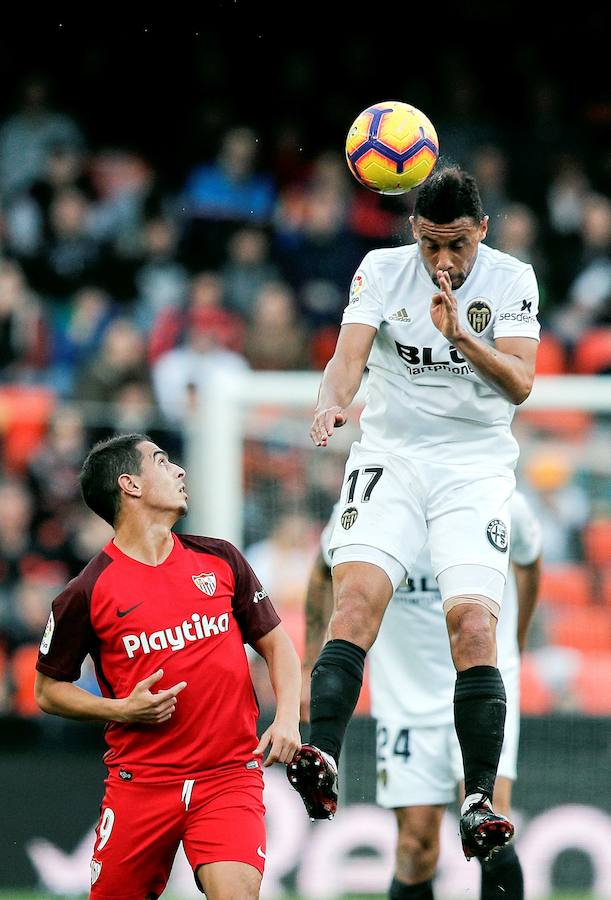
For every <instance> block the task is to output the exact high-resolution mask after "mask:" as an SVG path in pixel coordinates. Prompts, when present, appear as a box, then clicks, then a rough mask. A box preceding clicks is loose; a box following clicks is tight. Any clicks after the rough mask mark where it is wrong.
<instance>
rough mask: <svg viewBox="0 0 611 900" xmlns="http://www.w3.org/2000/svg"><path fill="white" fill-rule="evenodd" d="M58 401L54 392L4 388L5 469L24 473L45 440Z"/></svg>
mask: <svg viewBox="0 0 611 900" xmlns="http://www.w3.org/2000/svg"><path fill="white" fill-rule="evenodd" d="M55 402H56V397H55V394H54V392H53V391H52V390H50V389H49V388H43V387H33V386H25V385H4V386H2V387H0V434H1V435H2V444H3V451H2V455H3V458H4V465H5V466H6V468H7V470H8V471H9V472H22V471H23V470H24V469H25V467H26V465H27V463H28V461H29V459H30V457H31V456H32V454H33V453H34V452H35V451H36V449H37V448H38V446H39V444H40V442H41V440H42V439H43V437H44V435H45V433H46V430H47V425H48V422H49V418H50V416H51V413H52V412H53V408H54V406H55Z"/></svg>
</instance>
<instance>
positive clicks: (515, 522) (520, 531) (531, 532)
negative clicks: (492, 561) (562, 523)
mask: <svg viewBox="0 0 611 900" xmlns="http://www.w3.org/2000/svg"><path fill="white" fill-rule="evenodd" d="M542 546H543V534H542V531H541V525H540V524H539V520H538V519H537V517H536V516H535V514H534V513H533V511H532V509H531V508H530V505H529V504H528V501H527V500H526V497H525V496H524V494H521V493H520V492H519V491H516V492H515V494H514V495H513V499H512V501H511V559H512V562H514V563H516V564H517V565H518V566H529V565H531V563H534V562H535V560H536V559H538V558H539V556H540V555H541V549H542Z"/></svg>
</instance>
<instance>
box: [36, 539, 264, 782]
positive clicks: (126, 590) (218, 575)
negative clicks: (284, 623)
mask: <svg viewBox="0 0 611 900" xmlns="http://www.w3.org/2000/svg"><path fill="white" fill-rule="evenodd" d="M173 539H174V547H173V549H172V551H171V553H170V555H169V556H168V557H167V559H166V560H165V561H164V562H163V563H161V565H159V566H150V565H147V564H145V563H141V562H138V561H137V560H135V559H132V558H131V557H129V556H126V555H125V554H124V553H123V552H122V551H121V550H119V548H118V547H116V546H115V544H114V543H113V542H112V541H111V542H110V543H109V544H107V545H106V547H104V549H103V550H102V551H101V553H99V554H98V555H97V556H95V557H94V558H93V559H92V560H91V562H90V563H89V564H88V565H87V566H86V567H85V568H84V569H83V571H82V572H81V573H80V574H79V575H77V577H76V578H74V579H73V580H72V581H71V582H70V583H69V584H68V585H67V587H66V588H65V589H64V591H62V593H61V594H60V595H59V596H58V597H57V598H56V599H55V600H54V601H53V606H52V611H51V616H50V617H49V623H48V625H47V629H46V631H45V635H44V637H43V640H42V643H41V647H40V653H39V656H38V662H37V669H38V670H39V671H40V672H42V673H43V674H44V675H49V676H50V677H51V678H55V679H57V680H59V681H75V680H76V679H78V677H79V675H80V670H81V665H82V663H83V660H84V659H85V656H86V655H87V654H88V653H89V654H90V655H91V657H92V659H93V662H94V664H95V669H96V675H97V679H98V684H99V685H100V689H101V691H102V694H103V695H104V696H105V697H121V698H122V697H127V696H128V694H130V693H131V691H132V689H133V688H134V687H135V685H136V684H137V682H139V681H142V680H143V679H144V678H147V677H148V676H149V675H152V674H153V672H156V671H157V670H158V669H160V668H162V669H163V671H164V675H163V678H162V679H161V680H160V681H159V682H157V683H156V684H155V685H154V687H153V688H152V690H153V691H157V690H160V689H162V688H169V687H172V686H173V685H174V684H176V683H177V682H179V681H186V682H187V686H186V687H185V688H184V690H182V691H181V692H180V693H179V695H178V697H177V701H178V702H177V706H176V710H175V712H174V714H173V716H172V717H171V718H170V719H169V720H168V721H167V722H164V723H162V724H161V725H141V724H133V723H128V724H125V723H119V722H110V723H109V724H108V725H107V726H106V732H105V736H106V742H107V744H108V747H109V749H108V751H107V752H106V754H105V756H104V761H105V763H106V764H107V766H108V767H109V769H110V770H111V772H112V771H114V772H115V773H118V774H119V775H120V776H121V777H122V778H124V779H131V778H137V779H138V780H139V781H157V780H164V781H165V780H168V779H173V778H176V779H185V778H197V777H198V776H200V775H202V774H205V773H206V772H207V771H210V770H211V769H215V770H218V769H219V768H223V767H227V766H236V765H241V766H244V765H245V764H246V763H247V762H248V761H250V760H252V759H253V755H252V751H253V750H254V749H255V747H256V746H257V736H256V721H257V716H258V704H257V700H256V697H255V693H254V688H253V685H252V681H251V678H250V672H249V668H248V661H247V658H246V653H245V650H244V643H249V644H253V643H255V642H256V641H257V640H258V639H259V638H261V637H263V636H264V635H265V634H267V633H268V632H269V631H271V630H272V629H273V628H275V627H276V625H278V623H279V622H280V619H279V618H278V615H277V613H276V611H275V610H274V608H273V606H272V604H271V601H270V599H269V597H268V596H267V592H266V591H265V590H264V589H263V587H262V586H261V584H260V582H259V580H258V578H257V577H256V575H255V574H254V572H253V571H252V569H251V568H250V566H249V565H248V563H247V562H246V560H245V559H244V557H243V556H242V554H241V553H240V552H239V551H238V550H237V549H236V548H235V547H234V546H233V545H232V544H230V543H228V542H227V541H222V540H216V539H214V538H207V537H195V536H193V535H176V534H173ZM121 773H123V774H121Z"/></svg>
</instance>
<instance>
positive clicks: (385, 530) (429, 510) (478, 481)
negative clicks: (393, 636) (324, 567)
mask: <svg viewBox="0 0 611 900" xmlns="http://www.w3.org/2000/svg"><path fill="white" fill-rule="evenodd" d="M514 487H515V477H514V474H513V472H512V471H511V470H509V469H495V468H494V467H493V465H492V464H489V465H488V466H485V465H475V464H474V465H466V464H462V465H453V466H452V465H442V464H440V463H434V462H428V461H427V462H424V461H423V460H416V459H411V460H408V459H405V458H404V457H401V456H398V455H396V454H393V453H388V452H383V453H382V452H379V451H371V450H365V449H363V447H362V446H361V445H360V444H359V443H355V444H353V445H352V449H351V451H350V456H349V457H348V461H347V463H346V472H345V477H344V483H343V485H342V492H341V497H340V500H341V504H340V510H339V515H338V518H337V521H336V524H335V528H334V529H333V534H332V535H331V542H330V549H331V552H332V553H333V552H334V551H335V550H337V549H338V548H340V547H348V546H351V545H355V544H356V545H361V546H363V545H365V546H369V547H375V548H377V549H378V550H381V551H383V552H384V553H386V554H388V555H390V556H391V557H393V559H395V560H396V561H397V562H399V563H400V564H401V565H402V566H403V568H404V569H405V570H406V572H407V573H408V574H409V573H410V571H411V569H412V568H413V566H414V563H415V561H416V558H417V557H418V555H419V553H420V551H421V549H422V547H423V546H424V544H425V542H426V541H427V539H428V542H429V547H430V551H431V563H432V567H433V574H434V575H435V577H436V578H437V576H438V575H439V574H440V573H441V572H444V571H445V570H446V569H449V568H451V567H453V566H463V565H475V566H482V567H485V568H486V569H493V570H495V571H497V572H499V573H500V574H501V575H502V576H503V579H506V577H507V567H508V561H509V535H510V512H509V505H510V501H511V496H512V494H513V491H514ZM346 552H349V551H346ZM346 552H344V553H343V554H342V561H343V562H347V561H348V560H347V559H346ZM389 577H391V576H390V575H389ZM391 580H392V578H391ZM486 590H487V586H486V585H484V584H479V583H477V584H476V583H474V584H472V585H470V586H469V592H471V593H474V594H483V595H484V596H488V594H487V593H486ZM443 599H444V600H446V599H447V597H443ZM493 599H495V600H497V599H498V600H499V601H500V598H496V597H495V598H493Z"/></svg>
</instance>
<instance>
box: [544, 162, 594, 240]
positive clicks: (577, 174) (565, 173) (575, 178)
mask: <svg viewBox="0 0 611 900" xmlns="http://www.w3.org/2000/svg"><path fill="white" fill-rule="evenodd" d="M589 191H590V185H589V183H588V179H587V176H586V173H585V172H584V169H583V163H582V162H581V160H578V159H576V158H575V157H574V156H570V155H566V156H564V157H562V158H561V159H560V161H559V162H558V163H557V168H556V171H555V173H554V176H553V179H552V181H551V183H550V185H549V188H548V192H547V210H548V215H549V222H550V225H551V227H552V228H553V230H554V231H556V232H557V233H558V234H560V235H575V234H576V233H577V232H578V231H579V228H580V226H581V221H582V218H583V207H584V203H585V200H586V196H587V194H588V193H589Z"/></svg>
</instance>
